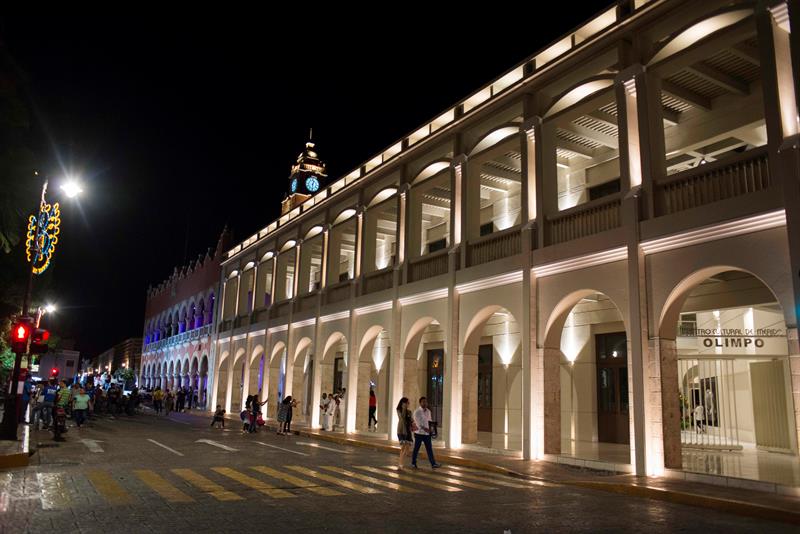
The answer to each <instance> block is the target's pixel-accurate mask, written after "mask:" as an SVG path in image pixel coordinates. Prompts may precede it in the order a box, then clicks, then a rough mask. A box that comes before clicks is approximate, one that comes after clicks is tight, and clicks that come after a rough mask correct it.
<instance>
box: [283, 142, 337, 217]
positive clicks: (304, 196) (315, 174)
mask: <svg viewBox="0 0 800 534" xmlns="http://www.w3.org/2000/svg"><path fill="white" fill-rule="evenodd" d="M327 177H328V175H327V174H325V164H324V163H323V162H322V161H321V160H320V159H319V157H318V156H317V153H316V152H315V151H314V143H313V142H312V141H311V139H310V136H309V140H308V142H307V143H306V148H305V150H303V151H302V152H301V153H300V155H299V156H297V163H295V164H294V165H292V172H291V174H290V175H289V191H288V192H287V194H286V198H284V199H283V202H281V215H284V214H286V213H288V212H290V211H291V210H293V209H294V208H295V207H296V206H299V205H300V204H302V203H303V202H305V201H306V200H308V199H309V198H310V197H311V196H312V195H314V194H315V193H316V192H317V191H319V190H320V189H321V188H322V187H323V186H324V182H325V179H326V178H327Z"/></svg>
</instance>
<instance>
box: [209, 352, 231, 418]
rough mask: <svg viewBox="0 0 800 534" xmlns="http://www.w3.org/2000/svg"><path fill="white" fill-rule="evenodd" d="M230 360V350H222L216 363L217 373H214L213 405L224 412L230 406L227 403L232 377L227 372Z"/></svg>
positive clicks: (228, 409)
mask: <svg viewBox="0 0 800 534" xmlns="http://www.w3.org/2000/svg"><path fill="white" fill-rule="evenodd" d="M230 358H231V353H230V350H224V351H222V353H221V354H220V357H219V360H218V361H217V363H216V367H217V371H216V373H214V386H213V390H212V399H213V400H214V404H219V405H220V406H222V408H223V409H225V410H226V411H230V405H229V403H228V398H229V397H228V389H229V387H230V378H231V376H232V374H231V373H230V372H229V371H228V367H230V361H229V359H230Z"/></svg>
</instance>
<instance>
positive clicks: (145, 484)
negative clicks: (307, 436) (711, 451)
mask: <svg viewBox="0 0 800 534" xmlns="http://www.w3.org/2000/svg"><path fill="white" fill-rule="evenodd" d="M14 476H24V475H22V474H19V475H17V474H16V473H12V478H13V477H14ZM36 481H37V483H35V484H33V486H34V488H33V489H32V491H35V492H36V493H37V494H38V495H31V496H30V497H35V496H38V497H39V499H40V502H41V507H42V509H44V510H59V509H66V508H68V507H70V506H75V505H76V502H78V501H82V502H87V490H88V491H89V493H90V495H88V500H89V501H91V500H92V499H95V500H98V499H99V500H102V501H104V502H106V503H107V504H109V505H112V506H126V505H135V504H142V503H151V502H153V501H154V500H161V501H164V502H167V503H174V504H179V505H186V504H189V505H191V504H193V503H202V502H214V501H220V502H231V501H243V500H248V499H264V498H266V499H267V500H270V501H271V500H275V501H278V500H291V499H292V498H294V497H300V496H304V495H308V494H314V495H316V496H321V497H335V496H346V495H348V494H349V495H365V496H370V495H388V494H420V493H425V492H450V493H454V492H463V491H476V492H483V491H492V490H498V489H500V490H503V491H509V490H530V489H535V488H536V487H538V486H540V485H543V484H544V483H542V482H538V481H533V480H527V479H518V478H511V477H507V476H505V475H502V474H496V473H486V472H483V471H478V470H474V469H470V468H466V467H457V466H452V467H451V466H448V467H445V468H442V469H438V470H435V471H431V470H427V469H419V470H414V469H402V470H401V469H399V468H398V467H397V466H373V465H347V466H337V465H281V466H278V465H275V466H267V465H255V466H234V467H231V466H218V467H204V468H199V467H196V468H186V467H184V468H173V469H162V470H159V471H158V472H156V471H154V470H151V469H134V470H132V471H130V472H126V471H121V470H115V469H113V468H111V469H99V468H92V469H87V470H78V471H75V472H72V473H70V474H67V473H64V472H57V473H54V472H49V473H39V474H38V476H37V479H36ZM0 493H2V489H0ZM0 497H2V495H0Z"/></svg>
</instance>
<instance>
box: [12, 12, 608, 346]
mask: <svg viewBox="0 0 800 534" xmlns="http://www.w3.org/2000/svg"><path fill="white" fill-rule="evenodd" d="M610 3H611V2H609V1H604V2H580V3H579V2H570V6H571V7H570V9H569V10H565V11H562V12H560V14H559V17H560V19H556V18H553V17H552V16H551V15H549V14H547V13H544V12H541V13H535V14H534V13H533V12H531V13H529V14H527V15H523V14H522V13H520V14H519V16H514V14H513V13H512V8H511V6H507V8H503V9H500V10H498V13H496V14H486V13H483V11H484V10H483V9H480V10H478V9H476V10H470V12H469V13H454V12H452V11H451V12H449V13H448V12H447V11H445V10H444V9H441V10H439V11H437V10H435V9H434V8H431V7H430V6H426V8H425V11H424V13H419V12H414V13H412V12H410V10H407V11H404V12H403V13H393V14H391V16H388V12H387V15H381V14H379V13H377V12H376V13H375V14H374V15H373V16H372V17H371V18H369V19H368V24H367V23H366V22H364V21H361V20H357V19H355V18H353V19H348V17H347V14H346V13H322V12H313V13H312V12H307V13H299V12H298V14H297V16H296V17H295V18H292V17H290V16H289V15H281V17H280V18H278V17H273V18H268V17H266V16H265V15H259V16H255V15H253V16H249V15H248V14H247V13H244V12H241V13H237V14H236V16H233V15H230V16H226V15H224V14H218V13H213V14H206V15H202V14H189V13H183V14H182V15H181V16H180V17H177V16H175V17H168V16H166V15H163V14H161V13H159V14H158V16H155V15H150V16H147V17H142V16H137V15H131V14H126V15H125V16H124V17H119V18H113V17H109V18H102V19H100V18H96V19H93V18H91V17H89V18H86V17H81V18H78V17H75V18H68V17H67V18H64V17H59V18H53V19H48V18H46V17H44V16H42V15H39V16H37V17H35V18H34V17H31V18H13V17H5V18H3V19H2V20H0V39H1V40H2V41H3V42H4V44H5V46H6V48H7V49H8V51H9V53H10V54H11V56H12V57H13V59H14V60H15V62H16V64H17V66H18V68H19V69H20V70H21V71H22V72H23V73H24V75H25V76H26V78H27V80H28V89H29V94H27V95H25V96H26V98H27V99H28V100H29V101H30V102H31V103H32V106H33V108H34V114H35V117H36V132H37V134H38V136H39V137H40V145H41V146H42V147H44V148H43V150H41V154H40V155H41V158H42V163H41V165H40V168H42V169H43V170H45V171H47V172H48V174H49V175H51V176H52V177H53V180H54V181H57V178H58V177H59V176H60V175H62V174H63V171H62V169H66V170H68V171H71V172H76V173H78V174H79V175H80V176H81V177H82V181H83V183H84V189H85V193H84V195H83V196H82V197H81V199H80V202H79V203H78V204H75V203H72V202H71V201H63V202H62V221H63V222H62V239H61V242H60V244H59V248H58V250H57V251H56V256H55V258H54V262H53V265H52V266H51V267H50V269H52V271H53V273H52V277H53V286H54V289H53V290H52V291H53V295H52V299H53V300H55V301H56V302H57V303H58V305H59V307H60V312H59V313H58V314H57V317H56V316H53V317H49V318H48V321H49V323H48V325H49V327H50V328H51V329H53V330H54V331H57V333H58V334H60V335H61V336H62V337H64V338H74V339H75V340H76V342H77V347H76V348H77V349H79V350H81V351H83V352H84V353H86V354H87V355H90V356H91V355H94V354H96V353H97V352H100V351H103V350H105V349H107V348H110V347H111V346H112V345H113V344H115V343H118V342H119V341H122V340H123V339H125V338H127V337H132V336H139V335H141V333H142V325H143V320H144V317H143V314H144V302H145V290H146V288H147V286H148V284H149V283H153V284H154V285H155V284H157V283H158V282H160V281H161V280H163V279H164V278H165V277H167V276H168V275H169V274H170V273H171V272H172V270H173V267H175V266H176V265H180V264H182V263H184V261H185V260H193V259H194V258H196V257H197V255H198V254H199V253H201V252H205V250H206V248H207V247H213V246H215V245H216V242H217V238H218V236H219V234H220V232H221V230H222V228H223V226H224V225H226V224H227V225H228V226H229V227H231V228H232V229H233V232H234V238H235V239H236V240H237V241H239V240H241V239H243V238H245V237H247V236H249V235H251V234H252V233H254V232H255V231H257V230H259V229H261V228H263V227H264V226H266V225H267V224H268V223H269V222H271V221H272V220H273V219H275V218H276V216H277V214H278V213H279V210H280V200H281V199H282V198H283V195H284V191H285V190H286V188H287V177H288V174H289V168H290V166H291V164H292V163H293V162H294V159H295V158H296V157H297V155H298V154H299V152H300V151H301V150H302V148H303V144H304V143H305V141H306V139H307V137H308V129H309V128H310V127H313V128H314V140H315V142H316V143H317V149H318V152H319V154H320V157H321V158H322V159H323V160H324V161H325V162H326V163H327V165H328V171H329V176H330V177H331V178H332V179H335V178H338V177H340V176H341V175H343V174H345V173H347V172H349V171H351V170H353V169H354V168H355V167H356V166H357V165H359V164H360V163H362V162H363V161H365V160H366V159H368V158H370V157H372V156H374V155H375V154H376V153H377V152H379V151H380V150H381V149H383V148H386V147H387V146H388V145H390V144H392V143H394V142H395V141H397V140H399V139H400V138H401V137H402V136H403V135H405V134H407V133H409V132H410V131H412V130H414V129H416V128H417V127H418V126H420V125H421V124H422V123H423V122H425V121H426V120H429V119H431V118H433V117H434V116H435V115H436V114H438V113H439V112H441V111H443V110H444V109H446V108H448V107H449V106H452V105H453V104H454V103H455V102H456V101H458V100H460V99H462V98H464V97H465V96H467V95H468V94H470V93H471V92H473V91H475V90H476V89H478V88H479V87H481V86H482V85H483V84H485V83H486V82H488V81H490V80H491V79H493V78H495V77H497V76H498V75H500V74H501V73H502V72H503V71H505V70H507V69H509V68H510V67H512V66H514V65H515V64H516V63H518V62H520V61H521V60H523V59H524V58H526V57H527V56H529V55H531V54H533V53H534V52H536V51H537V50H538V49H540V48H542V47H543V46H545V45H546V44H548V43H549V42H551V41H553V40H554V39H555V38H557V37H559V36H561V35H562V34H564V33H566V32H567V31H569V30H570V29H572V28H574V27H576V26H577V25H579V24H580V23H581V22H583V21H584V20H586V19H587V18H589V17H591V16H592V15H593V14H595V13H596V12H598V11H599V10H601V9H602V8H603V7H606V6H608V5H609V4H610ZM462 5H463V4H462ZM478 13H480V15H479V16H476V15H477V14H478ZM276 14H277V12H276ZM362 16H363V14H362ZM470 17H472V20H469V19H470ZM526 17H527V20H526ZM334 20H335V23H333V21H334ZM348 20H349V22H348ZM524 25H527V27H528V28H529V29H528V31H527V32H526V31H523V26H524ZM515 26H516V27H515ZM35 203H36V199H35V198H33V199H31V206H33V205H35ZM14 253H20V252H19V251H15V252H14ZM20 258H22V256H20Z"/></svg>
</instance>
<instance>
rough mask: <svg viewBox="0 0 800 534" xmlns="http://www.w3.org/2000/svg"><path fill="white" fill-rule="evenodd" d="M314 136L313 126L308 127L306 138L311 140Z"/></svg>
mask: <svg viewBox="0 0 800 534" xmlns="http://www.w3.org/2000/svg"><path fill="white" fill-rule="evenodd" d="M313 138H314V128H309V129H308V140H309V141H311V140H312V139H313Z"/></svg>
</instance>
